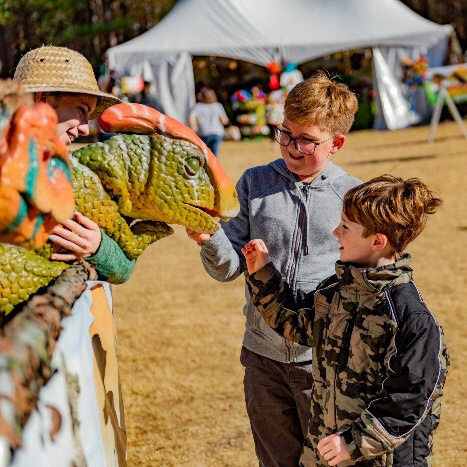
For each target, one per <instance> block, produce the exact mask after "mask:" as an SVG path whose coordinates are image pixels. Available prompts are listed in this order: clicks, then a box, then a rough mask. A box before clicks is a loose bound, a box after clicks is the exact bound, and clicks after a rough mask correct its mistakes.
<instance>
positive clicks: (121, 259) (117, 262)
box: [86, 229, 136, 284]
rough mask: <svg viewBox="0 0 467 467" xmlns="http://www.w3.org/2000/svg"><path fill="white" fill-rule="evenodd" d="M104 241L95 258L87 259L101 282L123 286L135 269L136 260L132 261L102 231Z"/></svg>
mask: <svg viewBox="0 0 467 467" xmlns="http://www.w3.org/2000/svg"><path fill="white" fill-rule="evenodd" d="M101 232H102V240H101V244H100V246H99V249H98V250H97V251H96V253H95V254H94V255H93V256H90V257H89V258H86V261H88V262H89V263H91V264H92V265H93V266H94V267H95V268H96V271H97V274H98V276H99V279H100V280H105V281H108V282H110V283H111V284H123V283H124V282H126V281H127V280H128V279H129V278H130V277H131V274H132V273H133V270H134V269H135V265H136V260H135V259H133V260H130V259H128V258H127V257H126V255H125V253H123V251H122V250H121V249H120V247H119V246H118V245H117V243H116V242H115V241H114V240H112V239H111V238H110V237H109V236H108V235H107V234H106V233H105V232H104V231H103V230H102V229H101Z"/></svg>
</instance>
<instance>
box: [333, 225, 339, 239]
mask: <svg viewBox="0 0 467 467" xmlns="http://www.w3.org/2000/svg"><path fill="white" fill-rule="evenodd" d="M332 234H333V235H334V237H336V238H339V226H337V227H336V228H335V229H334V230H333V231H332Z"/></svg>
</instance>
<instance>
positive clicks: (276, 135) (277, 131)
mask: <svg viewBox="0 0 467 467" xmlns="http://www.w3.org/2000/svg"><path fill="white" fill-rule="evenodd" d="M282 135H284V136H287V138H289V141H288V142H287V144H284V143H281V142H280V139H281V136H282ZM333 138H334V136H331V137H330V138H328V139H325V140H324V141H310V140H304V139H303V138H295V137H294V136H292V135H291V134H290V133H288V132H287V130H284V129H283V128H281V127H280V126H279V125H276V126H275V127H274V140H275V141H277V142H278V143H279V144H280V145H281V146H284V147H287V146H288V145H289V144H290V143H291V142H292V141H293V143H294V146H295V149H296V150H297V151H298V152H299V153H301V154H304V155H305V156H313V155H314V153H315V151H316V147H317V146H319V145H320V144H323V143H325V142H326V141H329V140H331V139H333ZM298 141H303V142H304V144H313V151H312V152H304V151H302V150H301V149H300V148H299V143H298Z"/></svg>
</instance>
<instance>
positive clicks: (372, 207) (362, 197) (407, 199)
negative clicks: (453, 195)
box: [343, 174, 442, 253]
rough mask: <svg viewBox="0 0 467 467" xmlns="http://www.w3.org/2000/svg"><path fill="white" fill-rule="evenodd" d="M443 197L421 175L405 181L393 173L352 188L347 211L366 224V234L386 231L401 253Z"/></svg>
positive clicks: (346, 196)
mask: <svg viewBox="0 0 467 467" xmlns="http://www.w3.org/2000/svg"><path fill="white" fill-rule="evenodd" d="M441 202H442V201H441V199H440V198H437V197H435V196H434V195H433V193H432V192H431V191H430V189H429V188H428V187H427V186H426V185H425V184H424V183H423V182H422V181H421V180H420V179H418V178H409V179H408V180H403V179H402V178H399V177H394V176H392V175H389V174H385V175H381V176H380V177H376V178H373V179H371V180H369V181H368V182H366V183H362V184H361V185H358V186H356V187H354V188H351V189H350V190H349V191H348V192H347V193H346V194H345V197H344V204H343V212H344V214H345V215H346V217H347V218H348V219H349V220H350V221H351V222H356V223H358V224H360V225H362V226H363V227H365V233H364V236H369V235H373V234H375V233H383V234H384V235H386V236H387V237H388V240H389V243H390V245H391V246H392V248H393V249H394V251H396V252H397V253H401V252H402V251H404V249H405V247H406V246H407V245H408V244H409V243H410V242H412V241H413V240H415V238H416V237H418V235H420V233H421V232H422V231H423V229H424V228H425V224H426V219H427V215H428V214H434V213H435V211H436V209H437V208H438V206H440V205H441Z"/></svg>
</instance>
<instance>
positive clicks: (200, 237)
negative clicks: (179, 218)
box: [186, 229, 212, 243]
mask: <svg viewBox="0 0 467 467" xmlns="http://www.w3.org/2000/svg"><path fill="white" fill-rule="evenodd" d="M186 233H187V235H188V237H189V238H191V239H192V240H194V241H195V242H196V243H204V242H205V241H206V240H209V239H210V238H211V237H212V235H211V234H208V233H199V232H195V231H194V230H191V229H186Z"/></svg>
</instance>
